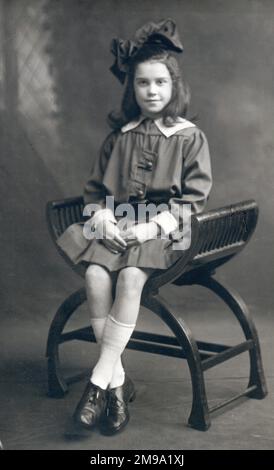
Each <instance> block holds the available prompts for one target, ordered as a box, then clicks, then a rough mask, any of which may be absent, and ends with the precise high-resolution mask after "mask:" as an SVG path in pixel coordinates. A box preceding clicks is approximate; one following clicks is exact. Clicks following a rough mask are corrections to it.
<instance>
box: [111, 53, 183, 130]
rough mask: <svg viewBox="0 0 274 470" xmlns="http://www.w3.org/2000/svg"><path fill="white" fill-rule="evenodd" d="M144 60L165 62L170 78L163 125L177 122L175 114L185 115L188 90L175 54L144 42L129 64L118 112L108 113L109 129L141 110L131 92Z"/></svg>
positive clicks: (124, 121)
mask: <svg viewBox="0 0 274 470" xmlns="http://www.w3.org/2000/svg"><path fill="white" fill-rule="evenodd" d="M147 61H153V62H161V63H163V64H165V65H166V67H167V69H168V70H169V73H170V76H171V79H172V96H171V100H170V102H169V103H168V105H167V106H166V107H165V109H164V110H163V121H164V124H165V125H166V126H169V127H171V126H173V125H174V124H175V123H176V122H177V120H178V117H185V116H186V114H187V110H188V106H189V103H190V89H189V86H188V85H187V84H186V83H185V82H184V80H183V78H182V76H181V73H180V68H179V64H178V61H177V59H176V57H175V56H174V55H173V54H172V53H171V52H170V51H168V50H164V49H163V48H161V47H160V46H158V45H146V46H143V47H142V48H141V49H140V50H139V52H138V53H137V54H136V55H135V56H134V57H133V59H131V61H130V63H129V69H128V74H127V81H126V87H125V91H124V95H123V98H122V106H121V109H120V111H119V112H118V113H117V112H115V111H112V112H111V113H110V114H109V115H108V122H109V124H110V126H111V127H112V128H114V129H119V128H121V127H122V126H123V125H124V124H126V123H128V122H129V121H132V120H134V119H138V117H139V116H140V114H141V110H140V107H139V105H138V104H137V101H136V98H135V92H134V77H135V71H136V68H137V65H138V64H140V63H142V62H147Z"/></svg>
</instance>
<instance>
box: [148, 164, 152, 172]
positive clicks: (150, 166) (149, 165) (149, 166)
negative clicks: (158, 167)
mask: <svg viewBox="0 0 274 470" xmlns="http://www.w3.org/2000/svg"><path fill="white" fill-rule="evenodd" d="M151 168H152V162H147V169H148V170H151Z"/></svg>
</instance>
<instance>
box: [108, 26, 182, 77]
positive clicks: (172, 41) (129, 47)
mask: <svg viewBox="0 0 274 470" xmlns="http://www.w3.org/2000/svg"><path fill="white" fill-rule="evenodd" d="M150 44H151V45H152V44H157V45H159V46H161V47H162V48H163V49H169V50H172V51H175V52H183V50H184V48H183V45H182V43H181V41H180V38H179V35H178V31H177V27H176V24H175V22H174V21H173V20H171V19H170V18H168V19H167V20H162V21H160V22H159V23H153V22H149V23H146V24H145V25H144V26H142V27H141V28H139V29H138V30H137V31H136V33H135V38H134V40H133V41H131V40H129V39H127V40H124V39H112V42H111V52H112V54H113V55H114V56H115V62H114V64H113V65H112V66H111V67H110V70H111V72H112V73H113V74H114V75H115V76H116V77H117V78H118V80H120V82H121V83H124V82H125V78H126V74H127V72H128V67H129V62H130V60H131V59H132V58H134V56H136V54H137V53H138V52H139V50H140V49H141V48H142V47H143V46H144V45H150Z"/></svg>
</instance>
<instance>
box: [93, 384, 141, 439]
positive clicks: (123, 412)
mask: <svg viewBox="0 0 274 470" xmlns="http://www.w3.org/2000/svg"><path fill="white" fill-rule="evenodd" d="M135 397H136V393H135V389H134V385H133V382H132V380H131V379H130V378H129V377H128V376H126V377H125V382H124V383H123V385H121V386H120V387H116V388H111V389H109V390H108V391H107V405H106V409H105V412H104V413H103V415H102V418H101V422H100V431H101V433H102V434H104V435H106V436H111V435H113V434H116V433H117V432H120V431H122V430H123V429H124V428H125V427H126V425H127V423H128V421H129V411H128V406H127V405H128V403H129V402H132V401H133V400H134V399H135Z"/></svg>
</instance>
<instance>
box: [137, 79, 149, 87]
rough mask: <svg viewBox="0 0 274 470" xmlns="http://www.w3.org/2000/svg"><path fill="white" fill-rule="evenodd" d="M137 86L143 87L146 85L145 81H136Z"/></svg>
mask: <svg viewBox="0 0 274 470" xmlns="http://www.w3.org/2000/svg"><path fill="white" fill-rule="evenodd" d="M137 84H138V85H141V86H144V85H146V84H147V81H146V80H138V82H137Z"/></svg>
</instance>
